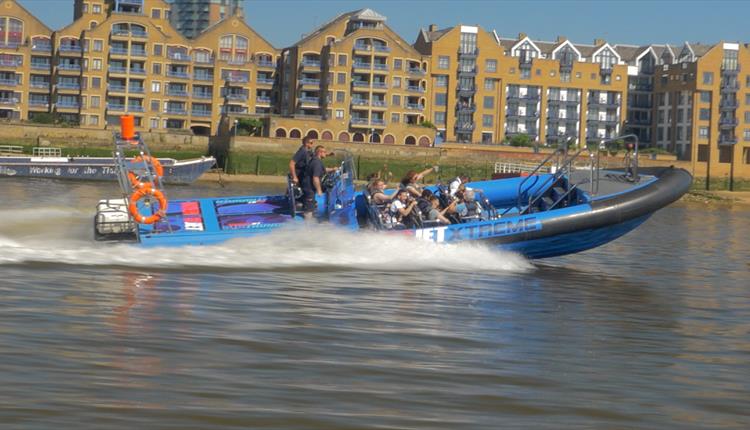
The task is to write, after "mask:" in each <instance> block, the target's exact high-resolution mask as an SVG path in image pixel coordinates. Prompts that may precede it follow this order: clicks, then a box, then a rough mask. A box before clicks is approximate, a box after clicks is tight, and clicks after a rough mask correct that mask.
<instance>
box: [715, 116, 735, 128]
mask: <svg viewBox="0 0 750 430" xmlns="http://www.w3.org/2000/svg"><path fill="white" fill-rule="evenodd" d="M737 124H739V122H738V121H737V118H720V119H719V125H721V126H724V127H736V126H737Z"/></svg>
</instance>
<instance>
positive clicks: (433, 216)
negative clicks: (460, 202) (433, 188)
mask: <svg viewBox="0 0 750 430" xmlns="http://www.w3.org/2000/svg"><path fill="white" fill-rule="evenodd" d="M430 205H431V207H432V209H431V210H430V212H429V214H428V215H427V219H428V220H430V221H435V220H438V221H439V222H440V224H450V223H451V220H450V219H448V217H447V216H446V215H447V214H448V213H450V212H455V211H456V202H455V201H453V202H451V204H450V205H448V207H446V208H444V209H440V199H439V198H437V196H432V197H430Z"/></svg>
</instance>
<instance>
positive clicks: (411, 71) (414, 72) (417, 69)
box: [409, 67, 427, 76]
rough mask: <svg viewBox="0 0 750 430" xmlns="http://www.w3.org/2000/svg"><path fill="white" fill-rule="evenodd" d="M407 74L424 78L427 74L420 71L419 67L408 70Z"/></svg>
mask: <svg viewBox="0 0 750 430" xmlns="http://www.w3.org/2000/svg"><path fill="white" fill-rule="evenodd" d="M409 74H410V75H418V76H424V75H426V74H427V72H425V71H424V70H422V69H420V68H419V67H410V68H409Z"/></svg>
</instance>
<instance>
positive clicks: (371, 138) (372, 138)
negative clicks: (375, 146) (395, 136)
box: [370, 133, 380, 143]
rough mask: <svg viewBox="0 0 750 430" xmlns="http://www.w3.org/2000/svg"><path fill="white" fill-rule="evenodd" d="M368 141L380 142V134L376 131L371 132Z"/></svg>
mask: <svg viewBox="0 0 750 430" xmlns="http://www.w3.org/2000/svg"><path fill="white" fill-rule="evenodd" d="M370 143H380V135H379V134H378V133H373V135H372V136H370Z"/></svg>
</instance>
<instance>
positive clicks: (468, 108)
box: [456, 103, 477, 113]
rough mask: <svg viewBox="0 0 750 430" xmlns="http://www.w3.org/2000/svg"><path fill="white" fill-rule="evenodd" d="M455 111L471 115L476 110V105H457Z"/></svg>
mask: <svg viewBox="0 0 750 430" xmlns="http://www.w3.org/2000/svg"><path fill="white" fill-rule="evenodd" d="M456 110H457V111H458V112H466V113H473V112H474V111H476V110H477V105H476V104H474V103H471V104H468V103H465V104H460V103H459V104H458V105H456Z"/></svg>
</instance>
